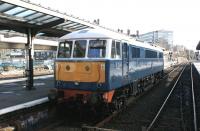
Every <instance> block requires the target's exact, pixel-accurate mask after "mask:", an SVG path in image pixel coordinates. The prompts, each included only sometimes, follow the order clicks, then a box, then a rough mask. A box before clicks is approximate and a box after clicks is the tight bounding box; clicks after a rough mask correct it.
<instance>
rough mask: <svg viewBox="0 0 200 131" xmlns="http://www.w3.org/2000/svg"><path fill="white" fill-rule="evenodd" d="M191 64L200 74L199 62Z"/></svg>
mask: <svg viewBox="0 0 200 131" xmlns="http://www.w3.org/2000/svg"><path fill="white" fill-rule="evenodd" d="M193 64H194V66H195V68H196V69H197V71H198V72H199V74H200V61H194V62H193Z"/></svg>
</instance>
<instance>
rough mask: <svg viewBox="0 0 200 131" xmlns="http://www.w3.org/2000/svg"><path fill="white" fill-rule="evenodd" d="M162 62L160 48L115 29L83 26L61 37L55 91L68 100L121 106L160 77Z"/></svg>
mask: <svg viewBox="0 0 200 131" xmlns="http://www.w3.org/2000/svg"><path fill="white" fill-rule="evenodd" d="M163 65H164V63H163V51H162V49H160V48H157V47H154V46H152V45H150V44H148V43H143V42H139V41H136V40H135V39H134V38H130V37H128V36H126V35H123V34H119V33H116V32H112V31H105V30H99V29H84V30H80V31H76V32H73V33H70V34H67V35H65V36H63V37H61V38H60V43H59V46H58V53H57V58H56V60H55V89H56V90H54V91H53V92H54V94H55V92H56V98H58V100H62V101H65V102H69V101H70V102H71V101H74V102H76V101H79V102H80V101H81V102H82V103H89V104H92V105H94V104H97V103H99V102H101V103H102V102H103V103H108V104H114V105H117V106H119V105H120V104H122V101H124V97H126V96H127V95H132V94H133V95H135V94H137V93H139V92H141V91H142V90H143V89H144V84H145V83H146V82H151V83H153V82H154V81H155V80H156V79H158V78H159V77H161V75H162V72H163V68H164V67H163ZM51 96H52V95H50V98H52V97H51Z"/></svg>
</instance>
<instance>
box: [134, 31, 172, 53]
mask: <svg viewBox="0 0 200 131" xmlns="http://www.w3.org/2000/svg"><path fill="white" fill-rule="evenodd" d="M138 39H139V40H141V41H145V42H148V43H152V44H157V45H158V46H161V47H163V48H165V49H170V47H171V46H172V45H173V31H168V30H156V31H152V32H147V33H145V34H141V35H139V38H138Z"/></svg>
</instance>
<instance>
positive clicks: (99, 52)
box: [88, 40, 106, 58]
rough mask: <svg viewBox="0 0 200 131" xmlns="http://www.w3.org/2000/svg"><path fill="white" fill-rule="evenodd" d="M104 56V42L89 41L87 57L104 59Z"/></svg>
mask: <svg viewBox="0 0 200 131" xmlns="http://www.w3.org/2000/svg"><path fill="white" fill-rule="evenodd" d="M105 56H106V40H90V41H89V47H88V57H90V58H104V57H105Z"/></svg>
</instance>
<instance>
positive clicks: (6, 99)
mask: <svg viewBox="0 0 200 131" xmlns="http://www.w3.org/2000/svg"><path fill="white" fill-rule="evenodd" d="M25 85H26V78H18V79H8V80H0V101H1V102H0V112H1V110H2V109H5V108H8V107H13V106H16V105H20V104H23V103H27V102H31V101H35V100H38V99H42V98H45V97H47V94H48V90H49V89H51V88H53V87H54V77H53V75H46V76H37V77H34V89H32V90H27V89H26V88H25Z"/></svg>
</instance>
